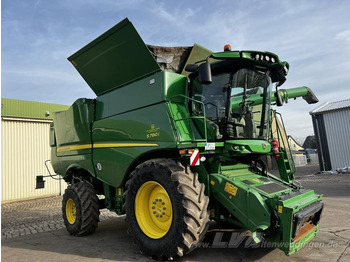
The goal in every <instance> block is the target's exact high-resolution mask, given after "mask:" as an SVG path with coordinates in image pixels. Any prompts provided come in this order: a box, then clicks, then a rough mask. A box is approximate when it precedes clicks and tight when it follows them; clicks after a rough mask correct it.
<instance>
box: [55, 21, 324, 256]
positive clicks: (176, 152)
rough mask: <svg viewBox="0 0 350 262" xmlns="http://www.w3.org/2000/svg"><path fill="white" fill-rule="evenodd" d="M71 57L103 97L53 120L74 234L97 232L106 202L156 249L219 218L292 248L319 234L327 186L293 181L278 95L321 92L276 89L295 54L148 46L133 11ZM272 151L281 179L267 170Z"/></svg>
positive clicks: (187, 239) (169, 248)
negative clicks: (284, 57)
mask: <svg viewBox="0 0 350 262" xmlns="http://www.w3.org/2000/svg"><path fill="white" fill-rule="evenodd" d="M68 59H69V61H70V62H71V63H72V64H73V65H74V67H75V68H76V70H77V71H78V72H79V73H80V74H81V76H82V77H83V78H84V80H85V81H86V82H87V84H88V85H89V86H90V87H91V89H92V90H93V91H94V92H95V94H96V96H97V98H96V99H86V98H81V99H78V100H77V101H76V102H74V103H73V105H72V106H71V107H70V108H69V109H68V110H67V111H64V112H58V113H56V114H55V115H54V122H53V124H52V125H51V129H50V143H51V147H52V159H51V160H52V166H53V168H54V170H55V172H56V173H57V174H59V175H61V176H62V177H63V179H64V180H65V181H66V182H67V183H68V184H69V186H68V188H67V189H66V191H65V194H64V196H63V207H62V211H63V218H64V222H65V225H66V227H67V230H68V231H69V233H70V234H72V235H75V236H83V235H87V234H90V233H92V232H94V231H95V229H96V228H97V226H98V222H99V210H100V209H102V208H108V209H109V210H112V211H115V212H116V213H117V214H119V215H123V214H126V222H127V224H128V226H129V232H130V233H131V235H132V236H133V238H134V241H135V243H136V244H137V246H138V247H139V249H140V250H141V252H143V253H144V254H145V255H147V256H152V257H154V258H158V259H171V258H173V257H177V256H180V257H181V256H183V255H185V254H187V253H189V252H190V251H191V250H193V249H194V248H195V247H196V246H197V245H198V243H199V242H200V241H201V240H202V239H203V237H204V236H205V234H206V231H207V229H208V222H209V221H210V220H212V221H215V222H216V224H217V225H218V226H219V227H220V226H222V225H226V227H227V225H230V226H229V228H243V229H248V230H249V231H251V232H252V236H253V238H254V239H255V240H256V241H257V242H258V241H262V240H264V241H269V242H271V243H276V244H277V246H278V247H279V248H280V249H281V250H283V252H284V253H285V254H287V255H291V254H293V253H294V252H296V251H298V250H299V249H300V248H301V247H303V245H305V244H306V243H307V242H309V241H310V240H312V239H313V238H314V237H315V235H316V233H317V231H318V228H319V219H320V215H321V212H322V209H323V202H322V200H321V199H322V196H321V195H317V194H315V193H314V191H313V190H306V189H302V188H301V187H300V185H298V184H295V183H294V182H293V179H294V178H293V174H294V172H295V167H294V163H293V161H292V158H291V154H290V152H289V151H288V145H287V144H286V141H284V140H283V139H281V137H283V134H285V130H284V128H283V125H280V124H278V120H277V119H280V117H279V116H278V114H277V113H276V112H275V111H274V110H272V109H271V105H274V104H276V105H277V106H281V105H282V104H283V103H284V102H287V101H288V99H291V98H296V97H303V98H304V99H305V100H306V101H307V102H308V103H316V102H318V100H317V98H316V97H315V96H314V94H313V93H312V91H311V90H310V89H309V88H307V87H300V88H293V89H279V86H281V85H282V84H283V83H284V82H285V81H286V76H287V73H288V70H289V64H288V63H287V62H284V61H281V60H280V59H279V57H278V56H277V55H275V54H273V53H270V52H260V51H231V48H230V47H229V46H225V49H224V52H218V53H213V52H211V51H209V50H207V49H205V48H202V47H201V46H199V45H194V46H193V47H175V48H170V47H158V46H147V45H145V44H144V42H143V41H142V39H141V38H140V36H139V35H138V33H137V31H136V30H135V28H134V27H133V25H132V24H131V22H130V21H129V20H128V19H125V20H123V21H121V22H120V23H119V24H117V25H116V26H114V27H113V28H111V29H110V30H108V31H107V32H105V33H104V34H102V35H101V36H99V37H98V38H97V39H95V40H94V41H92V42H91V43H89V44H88V45H86V46H85V47H83V48H82V49H81V50H79V51H78V52H76V53H75V54H73V55H72V56H70V57H69V58H68ZM272 127H274V128H272ZM272 130H273V131H272ZM270 156H274V157H275V158H276V160H277V164H278V168H279V172H280V176H279V177H278V176H274V175H272V174H270V173H269V172H268V171H267V165H266V164H265V162H264V161H263V160H264V159H266V158H267V157H270ZM98 195H99V196H100V197H99V198H98ZM101 196H104V198H102V197H101ZM281 243H282V244H281Z"/></svg>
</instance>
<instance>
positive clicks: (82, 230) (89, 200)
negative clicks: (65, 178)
mask: <svg viewBox="0 0 350 262" xmlns="http://www.w3.org/2000/svg"><path fill="white" fill-rule="evenodd" d="M62 214H63V220H64V224H65V226H66V228H67V230H68V232H69V233H70V234H71V235H73V236H85V235H88V234H91V233H93V232H95V229H96V228H97V227H98V222H99V215H100V210H99V200H98V197H97V195H96V193H95V189H94V187H93V186H92V185H91V184H88V183H85V182H78V183H74V184H71V185H69V186H68V188H67V189H66V191H65V193H64V195H63V200H62Z"/></svg>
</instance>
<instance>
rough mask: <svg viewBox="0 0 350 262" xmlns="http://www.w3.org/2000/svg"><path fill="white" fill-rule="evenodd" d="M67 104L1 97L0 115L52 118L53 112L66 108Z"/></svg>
mask: <svg viewBox="0 0 350 262" xmlns="http://www.w3.org/2000/svg"><path fill="white" fill-rule="evenodd" d="M68 107H69V106H67V105H59V104H49V103H42V102H34V101H25V100H17V99H10V98H1V117H17V118H34V119H47V120H52V119H53V112H57V111H63V110H67V109H68Z"/></svg>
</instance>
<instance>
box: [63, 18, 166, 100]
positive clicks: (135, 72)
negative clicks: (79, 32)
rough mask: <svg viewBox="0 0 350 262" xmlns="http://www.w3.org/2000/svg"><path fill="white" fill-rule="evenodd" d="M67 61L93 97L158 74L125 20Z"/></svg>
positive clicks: (153, 63)
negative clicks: (81, 78) (91, 91)
mask: <svg viewBox="0 0 350 262" xmlns="http://www.w3.org/2000/svg"><path fill="white" fill-rule="evenodd" d="M68 60H69V61H70V62H71V63H72V64H73V65H74V66H75V68H76V69H77V70H78V72H79V73H80V75H81V76H82V77H83V78H84V80H85V81H86V82H87V83H88V85H89V86H90V87H91V89H92V90H93V91H94V92H95V94H96V95H101V94H103V93H106V92H108V91H111V90H113V89H115V88H118V87H120V86H122V85H125V84H127V83H130V82H132V81H135V80H137V79H139V78H142V77H144V76H146V75H149V74H152V73H154V72H156V71H160V70H161V69H160V68H159V66H158V64H157V62H156V61H155V60H154V58H153V56H152V55H151V53H150V52H149V50H148V48H147V47H146V45H145V43H144V42H143V41H142V39H141V37H140V36H139V34H138V33H137V31H136V29H135V28H134V26H133V25H132V23H131V22H130V21H129V20H128V19H127V18H126V19H124V20H123V21H121V22H120V23H118V24H117V25H115V26H114V27H112V28H111V29H109V30H108V31H107V32H105V33H104V34H102V35H101V36H99V37H98V38H96V39H95V40H94V41H92V42H91V43H89V44H88V45H86V46H85V47H83V48H82V49H80V50H79V51H78V52H76V53H75V54H73V55H72V56H70V57H69V58H68Z"/></svg>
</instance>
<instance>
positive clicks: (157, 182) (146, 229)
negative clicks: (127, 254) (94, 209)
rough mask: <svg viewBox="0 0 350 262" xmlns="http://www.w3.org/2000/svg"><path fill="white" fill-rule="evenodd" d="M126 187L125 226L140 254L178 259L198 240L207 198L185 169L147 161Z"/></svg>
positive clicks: (204, 226)
mask: <svg viewBox="0 0 350 262" xmlns="http://www.w3.org/2000/svg"><path fill="white" fill-rule="evenodd" d="M126 186H127V191H126V192H125V200H126V202H125V211H126V222H127V223H128V225H129V233H130V234H131V235H132V236H133V237H134V241H135V243H136V245H137V246H138V247H139V248H140V250H141V252H142V253H144V254H145V255H147V256H151V257H154V258H157V259H169V258H172V257H175V256H180V257H181V256H183V255H184V254H187V253H189V252H190V251H191V250H193V249H194V248H195V247H196V244H198V243H199V242H200V241H201V240H202V237H203V236H204V234H205V232H206V230H207V224H208V221H209V213H208V204H209V198H208V197H207V196H206V195H205V194H204V189H205V186H204V184H202V183H200V182H199V181H198V176H197V174H196V173H193V172H191V171H190V169H189V168H185V167H184V166H183V165H181V164H180V163H177V162H175V161H173V160H169V159H154V160H149V161H146V162H144V163H143V164H141V165H139V166H138V167H137V168H136V169H135V171H134V172H132V174H131V177H130V179H129V181H128V182H127V184H126Z"/></svg>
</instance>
